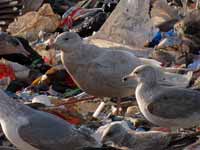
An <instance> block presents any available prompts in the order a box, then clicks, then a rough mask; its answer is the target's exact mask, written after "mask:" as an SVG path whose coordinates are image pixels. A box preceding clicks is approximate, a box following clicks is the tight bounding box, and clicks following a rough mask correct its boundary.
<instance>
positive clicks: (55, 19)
mask: <svg viewBox="0 0 200 150" xmlns="http://www.w3.org/2000/svg"><path fill="white" fill-rule="evenodd" d="M59 24H60V17H59V16H58V15H56V14H55V13H54V12H53V10H52V8H51V6H50V5H49V4H44V5H43V6H42V7H41V8H40V9H39V10H38V11H37V12H36V11H31V12H28V13H26V14H25V15H23V16H20V17H18V18H17V19H16V21H14V22H12V23H11V24H10V25H9V26H8V29H7V31H8V32H10V33H11V34H12V35H14V36H21V37H24V38H25V39H27V40H29V41H34V40H37V39H38V33H39V32H40V31H44V32H53V31H55V30H56V29H57V27H58V26H59Z"/></svg>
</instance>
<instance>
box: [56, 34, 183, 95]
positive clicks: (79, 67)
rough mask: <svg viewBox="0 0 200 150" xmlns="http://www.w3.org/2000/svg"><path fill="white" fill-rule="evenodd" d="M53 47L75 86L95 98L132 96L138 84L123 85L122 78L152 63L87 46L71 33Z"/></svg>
mask: <svg viewBox="0 0 200 150" xmlns="http://www.w3.org/2000/svg"><path fill="white" fill-rule="evenodd" d="M55 45H56V46H57V47H58V48H60V49H61V50H62V56H61V57H62V62H63V64H64V66H65V68H66V70H67V72H68V73H69V74H70V76H71V77H72V78H73V80H74V81H75V82H76V83H77V85H78V86H79V87H80V88H81V89H82V90H84V91H85V92H86V93H88V94H91V95H94V96H98V97H118V98H121V97H127V96H131V95H133V93H134V90H135V88H136V86H137V81H136V80H132V81H130V82H124V83H123V82H122V81H121V78H122V77H123V76H125V75H127V74H129V73H131V72H132V70H133V69H135V68H136V67H137V66H139V65H142V64H146V63H154V62H152V61H147V60H144V59H139V58H137V57H136V56H135V55H134V54H133V53H131V52H129V51H124V50H113V49H106V48H100V47H97V46H95V45H90V44H86V43H84V42H83V40H81V38H80V37H79V35H78V34H76V33H72V32H65V33H62V34H60V35H59V36H58V37H57V38H56V40H55ZM175 76H176V75H175ZM162 78H163V77H160V79H161V80H162ZM170 78H171V76H170ZM170 78H169V80H170ZM178 78H181V79H183V78H184V77H178ZM185 81H186V79H185ZM174 83H175V81H174V80H173V81H171V84H174ZM176 83H177V82H176ZM179 83H180V82H179ZM182 83H185V82H182V81H181V84H182Z"/></svg>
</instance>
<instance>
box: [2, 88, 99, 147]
mask: <svg viewBox="0 0 200 150" xmlns="http://www.w3.org/2000/svg"><path fill="white" fill-rule="evenodd" d="M0 123H1V126H2V129H3V132H4V134H5V135H6V137H7V138H8V140H9V141H10V142H11V143H13V144H14V145H15V146H16V147H17V148H19V149H20V150H79V149H81V148H84V147H100V144H98V143H97V142H96V140H95V139H93V138H92V137H91V136H89V135H87V134H85V133H83V132H80V131H79V130H77V129H76V128H74V127H73V126H72V125H70V124H69V123H67V122H66V121H64V120H62V119H60V118H57V117H56V116H54V115H51V114H48V113H45V112H40V111H37V110H34V109H31V108H29V107H28V106H25V105H23V104H19V103H16V102H15V100H13V99H11V98H10V97H8V96H7V95H6V94H5V93H4V92H3V91H2V90H0Z"/></svg>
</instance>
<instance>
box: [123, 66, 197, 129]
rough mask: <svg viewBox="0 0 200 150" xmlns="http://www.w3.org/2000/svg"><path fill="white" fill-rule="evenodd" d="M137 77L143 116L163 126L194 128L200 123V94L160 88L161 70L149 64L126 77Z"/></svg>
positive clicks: (128, 78) (162, 86)
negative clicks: (158, 74) (159, 71)
mask: <svg viewBox="0 0 200 150" xmlns="http://www.w3.org/2000/svg"><path fill="white" fill-rule="evenodd" d="M133 78H137V80H138V85H137V88H136V92H135V94H136V99H137V102H138V105H139V108H140V110H141V112H142V113H143V115H144V116H145V117H146V119H147V120H149V121H150V122H152V123H154V124H156V125H159V126H163V127H191V126H193V125H198V124H199V123H200V109H199V108H200V92H198V91H195V90H191V89H186V88H178V87H169V86H164V85H160V84H159V83H158V81H157V71H156V70H155V69H154V68H153V67H152V66H149V65H142V66H139V67H137V68H136V69H135V70H134V71H133V72H132V73H131V74H129V75H128V76H126V77H125V78H124V80H125V81H127V80H131V79H133Z"/></svg>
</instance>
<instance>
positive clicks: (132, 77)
mask: <svg viewBox="0 0 200 150" xmlns="http://www.w3.org/2000/svg"><path fill="white" fill-rule="evenodd" d="M135 79H136V74H135V73H134V72H132V73H130V74H129V75H126V76H124V77H123V78H122V82H127V81H128V80H135Z"/></svg>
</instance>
